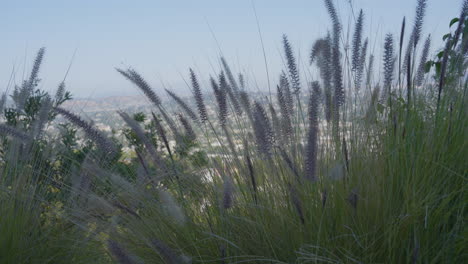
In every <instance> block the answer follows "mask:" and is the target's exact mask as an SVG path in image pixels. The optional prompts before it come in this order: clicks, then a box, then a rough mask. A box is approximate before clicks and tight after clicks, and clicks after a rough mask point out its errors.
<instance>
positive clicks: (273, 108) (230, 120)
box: [0, 0, 468, 263]
mask: <svg viewBox="0 0 468 264" xmlns="http://www.w3.org/2000/svg"><path fill="white" fill-rule="evenodd" d="M324 2H325V7H326V9H327V11H328V13H329V14H330V17H331V22H332V27H331V31H330V33H327V35H326V36H324V37H323V38H320V39H319V40H317V41H316V42H314V44H313V45H312V49H311V52H310V64H311V67H312V66H314V65H315V66H316V68H314V69H316V70H318V75H317V76H319V78H318V79H317V80H313V81H312V82H308V81H305V80H310V79H313V78H312V76H310V75H307V72H306V71H304V72H301V71H299V68H298V66H297V61H296V55H295V54H294V53H293V49H292V47H291V43H290V42H289V41H288V39H287V37H286V36H285V35H284V36H283V39H282V41H283V47H284V52H285V58H286V65H285V66H286V69H284V71H283V72H282V73H281V74H280V78H279V82H278V84H277V96H276V100H275V101H273V99H272V97H271V96H270V98H268V97H266V96H264V95H261V96H255V95H254V94H252V93H249V87H248V85H247V83H248V82H245V80H244V77H243V76H242V75H239V76H242V77H240V78H239V80H236V78H235V77H234V76H235V74H234V73H233V72H232V71H231V69H230V68H229V65H228V63H227V61H226V59H225V58H221V63H220V67H219V69H218V70H219V74H217V76H216V77H210V86H211V87H210V88H211V89H212V91H213V93H212V94H208V93H207V90H210V89H209V88H207V87H202V86H201V85H200V83H199V82H198V77H197V76H196V74H195V73H194V71H193V70H191V69H190V71H189V77H190V80H191V88H192V92H193V99H192V101H193V102H190V101H186V99H185V98H182V97H180V96H178V95H176V94H175V93H173V92H171V91H169V90H166V92H167V93H168V94H169V96H170V98H171V99H172V100H174V102H175V103H176V105H177V106H178V108H179V109H178V110H181V111H173V110H174V109H175V108H169V107H166V106H165V105H164V102H163V101H162V100H161V99H160V97H159V96H158V95H157V94H156V92H155V91H154V90H153V89H152V87H151V85H150V84H149V83H148V82H146V81H145V80H144V78H143V77H142V76H141V75H140V74H138V73H137V72H136V71H135V70H133V69H128V70H121V69H117V71H118V72H119V73H120V74H121V75H123V76H124V77H125V78H126V79H128V80H129V81H130V82H131V83H133V84H135V85H136V86H137V87H138V88H139V89H140V90H141V91H142V92H143V93H144V94H145V95H146V96H147V97H148V98H149V100H150V101H151V102H152V103H153V104H154V106H153V107H154V109H151V110H152V113H151V116H149V117H148V116H147V115H145V114H143V113H137V114H134V115H131V114H128V113H125V112H121V111H120V112H119V113H118V114H119V116H120V117H121V118H122V119H123V121H124V122H125V124H126V128H124V129H123V134H124V136H125V139H124V141H121V142H116V140H115V139H110V138H109V137H108V135H105V134H103V133H101V132H100V131H98V130H97V129H96V128H94V127H93V126H92V124H90V123H88V122H86V121H84V120H82V119H81V118H80V117H79V116H77V115H76V114H73V113H71V112H69V111H68V110H65V109H63V108H62V107H61V106H60V104H61V103H63V102H64V101H66V100H67V99H69V97H70V96H69V94H68V95H67V96H65V94H66V93H65V92H64V86H62V85H61V86H60V87H61V88H60V89H59V91H58V92H57V94H58V95H57V96H56V98H61V99H60V100H58V99H52V97H50V96H48V95H47V94H44V93H42V92H41V91H40V90H38V89H36V88H33V92H29V93H26V92H24V91H26V90H25V89H26V88H28V87H30V86H31V83H36V82H37V81H34V80H33V81H31V78H32V79H35V78H37V72H38V70H39V68H38V67H34V69H33V71H32V72H33V73H31V76H33V74H34V76H33V77H31V78H29V80H28V81H25V82H24V85H23V86H24V87H18V88H17V90H18V92H17V94H18V95H19V94H22V96H26V97H25V98H26V99H25V98H22V99H21V100H19V99H18V100H17V101H18V102H21V103H16V106H15V107H12V108H7V109H6V110H5V111H4V116H5V120H6V122H5V124H1V125H0V131H1V132H2V137H3V144H2V153H1V154H2V162H3V164H2V165H3V168H4V170H3V174H2V177H1V179H2V182H1V183H2V185H0V186H1V187H2V189H1V192H0V202H1V203H2V206H1V207H0V210H2V211H1V212H2V215H6V217H3V218H1V219H0V229H1V231H3V232H5V234H7V235H6V236H3V237H2V238H0V243H2V244H1V245H2V246H1V247H0V253H2V254H0V256H4V255H5V254H4V253H5V252H6V251H5V250H6V249H8V250H11V249H13V248H15V249H16V248H18V250H17V251H16V252H18V253H19V252H22V253H25V252H26V253H25V254H16V255H15V254H11V255H8V257H7V258H5V261H4V262H5V263H31V262H37V263H43V262H50V263H57V262H58V263H60V262H65V261H64V259H66V260H67V262H73V263H80V262H84V261H86V260H89V259H90V258H92V260H91V261H92V262H95V263H108V262H116V263H241V262H250V263H356V262H357V263H461V262H463V260H464V259H466V257H467V255H466V253H465V252H466V249H467V248H466V244H467V238H466V228H465V219H466V208H465V205H466V203H467V195H466V189H467V182H466V180H467V179H466V176H467V166H466V161H465V160H466V158H465V157H467V156H468V151H467V149H468V148H467V146H466V139H465V138H466V134H467V127H468V126H467V123H468V119H467V115H466V114H467V110H466V109H467V108H466V100H467V99H466V87H467V86H468V85H467V79H466V52H467V51H468V48H466V47H468V44H467V43H468V32H467V30H466V29H468V27H467V24H466V22H465V21H466V15H467V11H466V7H467V6H468V4H467V2H466V1H465V2H464V5H463V7H462V12H461V16H460V18H459V19H458V20H455V22H453V23H452V25H451V26H453V27H456V29H455V31H454V32H452V33H449V36H447V37H445V38H444V40H445V47H444V48H443V49H442V50H441V51H440V52H439V53H438V55H437V56H436V57H435V58H432V59H431V56H430V50H429V49H430V43H431V41H430V38H429V36H428V37H427V38H426V41H425V43H424V45H423V47H422V52H417V51H419V49H418V45H417V44H418V43H419V42H420V41H419V40H420V39H422V37H423V36H422V34H423V31H422V26H423V18H424V13H425V8H426V1H418V2H417V10H416V18H415V23H414V28H413V31H412V33H411V36H410V38H409V40H408V41H407V44H408V48H407V50H406V51H405V52H404V53H403V51H402V49H403V46H404V41H403V40H404V32H405V30H404V29H405V22H403V26H402V31H401V36H400V43H399V44H400V45H399V47H396V45H397V44H395V38H394V36H393V35H391V34H387V35H386V36H385V40H384V45H383V47H382V50H383V52H382V62H383V67H382V69H381V73H382V78H381V79H379V78H377V79H376V78H375V76H374V72H373V66H372V65H373V60H374V59H373V58H374V56H377V55H375V54H368V50H370V49H368V45H369V44H368V43H369V42H368V40H367V39H366V38H364V36H363V35H364V33H363V32H362V28H363V27H364V14H363V12H362V11H361V12H360V13H359V15H358V17H357V21H356V24H355V28H354V34H353V38H352V45H351V46H352V50H347V49H344V48H343V41H344V40H343V39H342V35H343V34H342V33H343V32H342V30H343V28H342V25H341V23H340V19H339V17H338V14H337V12H336V9H335V7H334V5H333V1H328V0H325V1H324ZM403 21H405V20H403ZM457 21H458V23H459V24H458V25H456V26H454V25H455V24H456V23H457ZM363 39H364V41H363ZM345 44H346V45H347V44H348V43H345ZM396 48H398V49H399V50H396ZM348 52H351V54H348ZM419 53H420V55H419V56H418V54H419ZM402 54H404V57H403V58H402V56H403V55H402ZM39 55H40V59H37V60H36V62H37V63H38V64H40V63H41V61H42V56H43V51H42V53H41V52H40V53H39ZM39 55H38V58H39ZM348 57H350V58H351V60H350V61H348V60H347V59H345V58H348ZM397 59H398V67H397V65H396V62H397ZM402 61H403V67H401V62H402ZM416 61H419V65H417V66H415V62H416ZM367 63H368V64H367ZM432 67H433V68H432ZM36 68H37V69H36ZM348 73H349V74H348ZM302 76H305V77H306V78H304V79H301V78H302ZM363 80H365V81H364V83H365V84H363ZM361 86H363V87H364V86H365V89H360V88H361ZM380 87H381V88H380ZM28 89H29V88H28ZM23 90H24V91H23ZM15 91H16V90H15ZM21 91H23V92H21ZM211 95H213V96H211ZM34 96H38V97H34ZM210 98H213V99H212V100H211V101H210ZM34 100H35V101H34ZM54 100H55V101H54ZM15 102H16V101H15ZM23 102H24V103H23ZM33 102H35V103H36V105H35V107H34V108H32V109H35V110H34V111H29V112H28V111H22V109H30V108H28V107H31V106H29V105H31V104H32V103H33ZM191 104H193V105H194V106H196V108H197V109H196V110H192V107H191ZM303 104H305V105H306V106H307V107H305V108H304V109H303V107H302V105H303ZM3 105H4V103H2V106H3ZM212 106H213V107H212ZM173 112H175V113H173ZM11 113H17V114H14V115H13V114H11ZM58 114H60V115H62V116H64V117H65V118H66V119H67V120H68V121H69V122H70V123H71V125H73V127H72V126H71V125H70V124H62V125H61V126H62V127H63V129H62V132H61V133H60V134H59V135H58V139H59V140H61V142H62V143H63V145H64V146H65V147H63V148H58V147H57V146H56V144H53V142H54V140H57V138H55V139H54V138H49V137H51V136H50V135H48V134H47V133H42V132H40V131H42V130H44V127H45V126H47V125H48V124H49V123H50V122H51V121H53V120H54V119H55V117H56V116H57V115H58ZM46 117H47V118H46ZM37 119H40V120H42V121H41V122H40V123H38V124H36V123H35V120H37ZM33 124H36V125H33ZM32 131H34V132H32ZM79 131H81V132H83V137H84V138H85V139H86V140H85V143H84V144H78V143H77V141H78V140H79V138H80V135H78V134H77V132H79ZM38 135H42V136H38ZM31 138H39V139H40V140H38V141H31V140H30V139H31ZM122 145H126V146H129V147H130V148H131V149H132V151H133V152H132V153H133V154H134V155H131V156H130V158H125V159H124V158H123V157H124V154H123V153H122V151H120V148H121V146H122ZM25 153H29V154H27V155H22V154H25ZM110 154H112V155H110ZM103 156H106V158H103ZM67 164H69V165H67ZM70 164H71V165H70ZM57 204H59V205H60V206H59V207H60V210H59V211H60V213H57V211H56V209H54V210H55V211H54V210H53V211H54V213H53V214H51V212H50V210H51V209H50V208H52V207H54V206H57ZM43 205H45V207H44V206H43ZM59 216H60V217H59ZM57 219H58V220H57ZM52 220H53V221H52ZM56 245H60V247H58V248H57V247H56ZM50 248H55V249H56V250H54V251H50ZM70 256H73V257H70ZM0 261H3V259H1V258H0Z"/></svg>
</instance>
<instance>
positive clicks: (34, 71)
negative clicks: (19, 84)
mask: <svg viewBox="0 0 468 264" xmlns="http://www.w3.org/2000/svg"><path fill="white" fill-rule="evenodd" d="M44 53H45V48H44V47H42V48H40V49H39V51H38V52H37V54H36V59H35V60H34V64H33V67H32V69H31V73H30V74H29V80H28V82H27V86H26V87H27V89H28V90H29V91H31V92H32V89H33V88H34V86H35V84H36V81H37V76H38V74H39V69H40V68H41V64H42V60H43V59H44Z"/></svg>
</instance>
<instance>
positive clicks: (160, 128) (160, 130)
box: [151, 112, 172, 159]
mask: <svg viewBox="0 0 468 264" xmlns="http://www.w3.org/2000/svg"><path fill="white" fill-rule="evenodd" d="M151 115H152V117H153V123H154V126H155V128H156V133H157V134H158V136H159V138H160V139H161V140H162V141H163V143H164V146H165V147H166V150H167V153H168V154H169V157H171V159H172V151H171V147H170V145H169V140H168V139H167V135H166V130H165V129H164V127H163V125H162V124H161V120H159V118H158V117H156V115H155V114H154V112H151Z"/></svg>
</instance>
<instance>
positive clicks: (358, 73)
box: [354, 38, 369, 90]
mask: <svg viewBox="0 0 468 264" xmlns="http://www.w3.org/2000/svg"><path fill="white" fill-rule="evenodd" d="M368 43H369V42H368V39H367V38H366V40H364V43H363V44H362V47H361V52H360V54H359V55H360V58H359V65H358V68H357V70H356V76H355V79H354V81H355V83H354V85H355V87H356V89H357V90H359V89H360V87H361V83H362V77H363V75H364V68H365V65H366V55H367V46H368Z"/></svg>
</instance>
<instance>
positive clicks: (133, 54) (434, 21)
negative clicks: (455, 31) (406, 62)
mask: <svg viewBox="0 0 468 264" xmlns="http://www.w3.org/2000/svg"><path fill="white" fill-rule="evenodd" d="M350 2H351V4H350ZM428 2H429V3H428V8H427V13H426V14H427V15H426V18H425V25H424V29H423V34H424V36H426V35H427V34H428V33H431V34H432V35H433V43H435V44H434V45H435V46H439V45H440V44H441V41H440V39H441V36H442V35H443V34H445V33H446V32H448V31H449V28H448V23H449V21H450V19H451V18H453V17H455V16H458V15H459V9H460V6H461V0H429V1H428ZM0 3H1V5H0V6H1V8H0V36H1V41H0V89H1V90H4V89H5V88H6V87H7V84H8V81H9V79H10V75H11V73H12V70H13V68H14V69H15V72H16V75H15V80H16V82H17V83H19V82H20V81H21V79H22V76H23V71H24V68H25V62H26V71H27V72H28V71H29V68H30V66H31V61H32V59H33V57H34V55H35V53H36V51H37V50H38V49H39V48H40V47H42V46H45V47H46V49H47V51H46V57H45V60H44V64H43V68H42V69H41V72H40V77H41V78H42V80H43V81H42V85H43V88H44V89H46V90H51V91H54V90H55V88H56V87H57V85H58V83H59V82H60V81H61V80H62V79H63V77H64V75H65V72H66V70H67V68H68V65H69V63H70V61H71V58H72V56H73V54H74V52H75V50H76V56H75V58H74V60H73V65H72V67H71V71H70V73H69V75H68V77H67V81H66V82H67V88H68V89H69V90H70V91H71V92H72V93H73V94H74V96H75V97H101V96H109V95H130V94H138V91H137V89H136V88H135V87H133V86H132V85H131V84H130V83H128V82H127V81H126V80H124V79H123V78H122V77H121V76H120V75H119V74H118V73H117V72H116V71H115V70H114V67H125V66H132V67H134V68H135V69H137V70H138V71H140V72H141V73H142V74H143V75H144V77H145V78H146V79H147V80H148V81H149V82H150V83H151V84H152V85H153V87H154V88H155V89H156V90H157V91H158V92H159V93H162V85H161V82H164V83H165V84H166V85H168V86H170V87H172V88H174V89H177V91H179V92H183V91H188V90H187V88H185V84H184V81H183V78H187V76H188V68H189V67H193V68H195V70H196V71H197V72H198V73H200V74H201V75H202V76H201V78H202V79H203V80H202V81H205V82H206V79H207V78H208V76H209V75H210V74H212V75H213V74H214V71H213V69H215V70H217V69H218V67H219V63H218V59H217V58H218V56H219V54H220V51H219V49H218V45H217V43H216V41H215V38H216V39H217V41H218V43H219V46H220V48H221V51H222V53H223V54H224V56H225V57H226V58H227V59H228V61H229V62H230V64H231V67H232V68H233V70H234V71H236V72H237V71H242V72H244V73H245V74H246V75H247V76H246V77H247V78H248V79H249V80H250V84H251V86H252V87H253V86H254V84H255V82H254V80H256V81H257V84H258V86H260V87H261V88H262V89H263V88H265V87H266V81H265V80H266V77H265V67H264V61H263V55H262V47H261V43H260V38H259V34H258V29H257V24H256V21H255V15H254V11H253V10H254V9H253V4H252V3H254V5H255V8H256V11H257V15H258V20H259V23H260V28H261V32H262V36H263V41H264V44H265V51H266V54H267V61H268V65H269V70H270V79H271V81H272V82H277V75H278V73H279V71H280V69H281V67H282V59H281V56H280V51H281V36H282V34H283V33H285V34H287V35H288V37H289V39H290V41H291V43H292V45H293V47H294V49H295V51H296V52H297V53H300V54H301V59H302V60H301V62H300V64H301V67H302V66H305V65H306V64H307V56H308V53H309V50H310V46H311V45H312V43H313V41H314V40H315V39H316V38H318V37H320V36H322V35H324V34H326V32H327V29H329V28H330V22H329V18H328V15H327V13H326V9H325V7H324V4H323V0H297V1H293V0H290V1H286V0H282V1H280V0H254V1H253V2H252V1H251V0H235V1H223V0H193V1H188V0H186V1H181V0H166V1H162V0H134V1H130V0H125V1H124V0H76V1H71V0H70V1H66V0H29V1H25V0H0ZM335 4H336V6H337V8H338V9H339V11H340V13H341V14H342V16H341V20H342V22H343V24H345V26H344V30H347V29H348V28H347V26H346V24H348V23H347V22H348V21H350V19H354V18H353V17H352V13H351V6H352V7H353V10H354V12H355V13H357V12H358V10H359V9H360V8H362V9H363V10H364V12H365V28H366V30H367V31H368V32H370V34H369V36H370V38H371V44H372V46H374V45H375V52H376V53H378V50H380V47H381V46H382V45H381V44H382V43H381V40H382V39H383V35H384V34H385V33H387V32H391V33H394V34H395V36H397V35H398V34H399V30H400V25H401V20H402V18H403V16H406V18H407V32H409V31H411V26H412V24H413V17H414V12H415V11H414V10H415V6H416V0H351V1H350V0H335ZM210 28H211V30H212V32H213V34H212V33H211V31H210ZM213 35H214V36H215V38H214V37H213ZM434 50H435V47H434V46H433V48H432V51H434ZM379 61H380V59H379ZM181 76H183V78H182V77H181ZM254 76H255V78H254Z"/></svg>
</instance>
